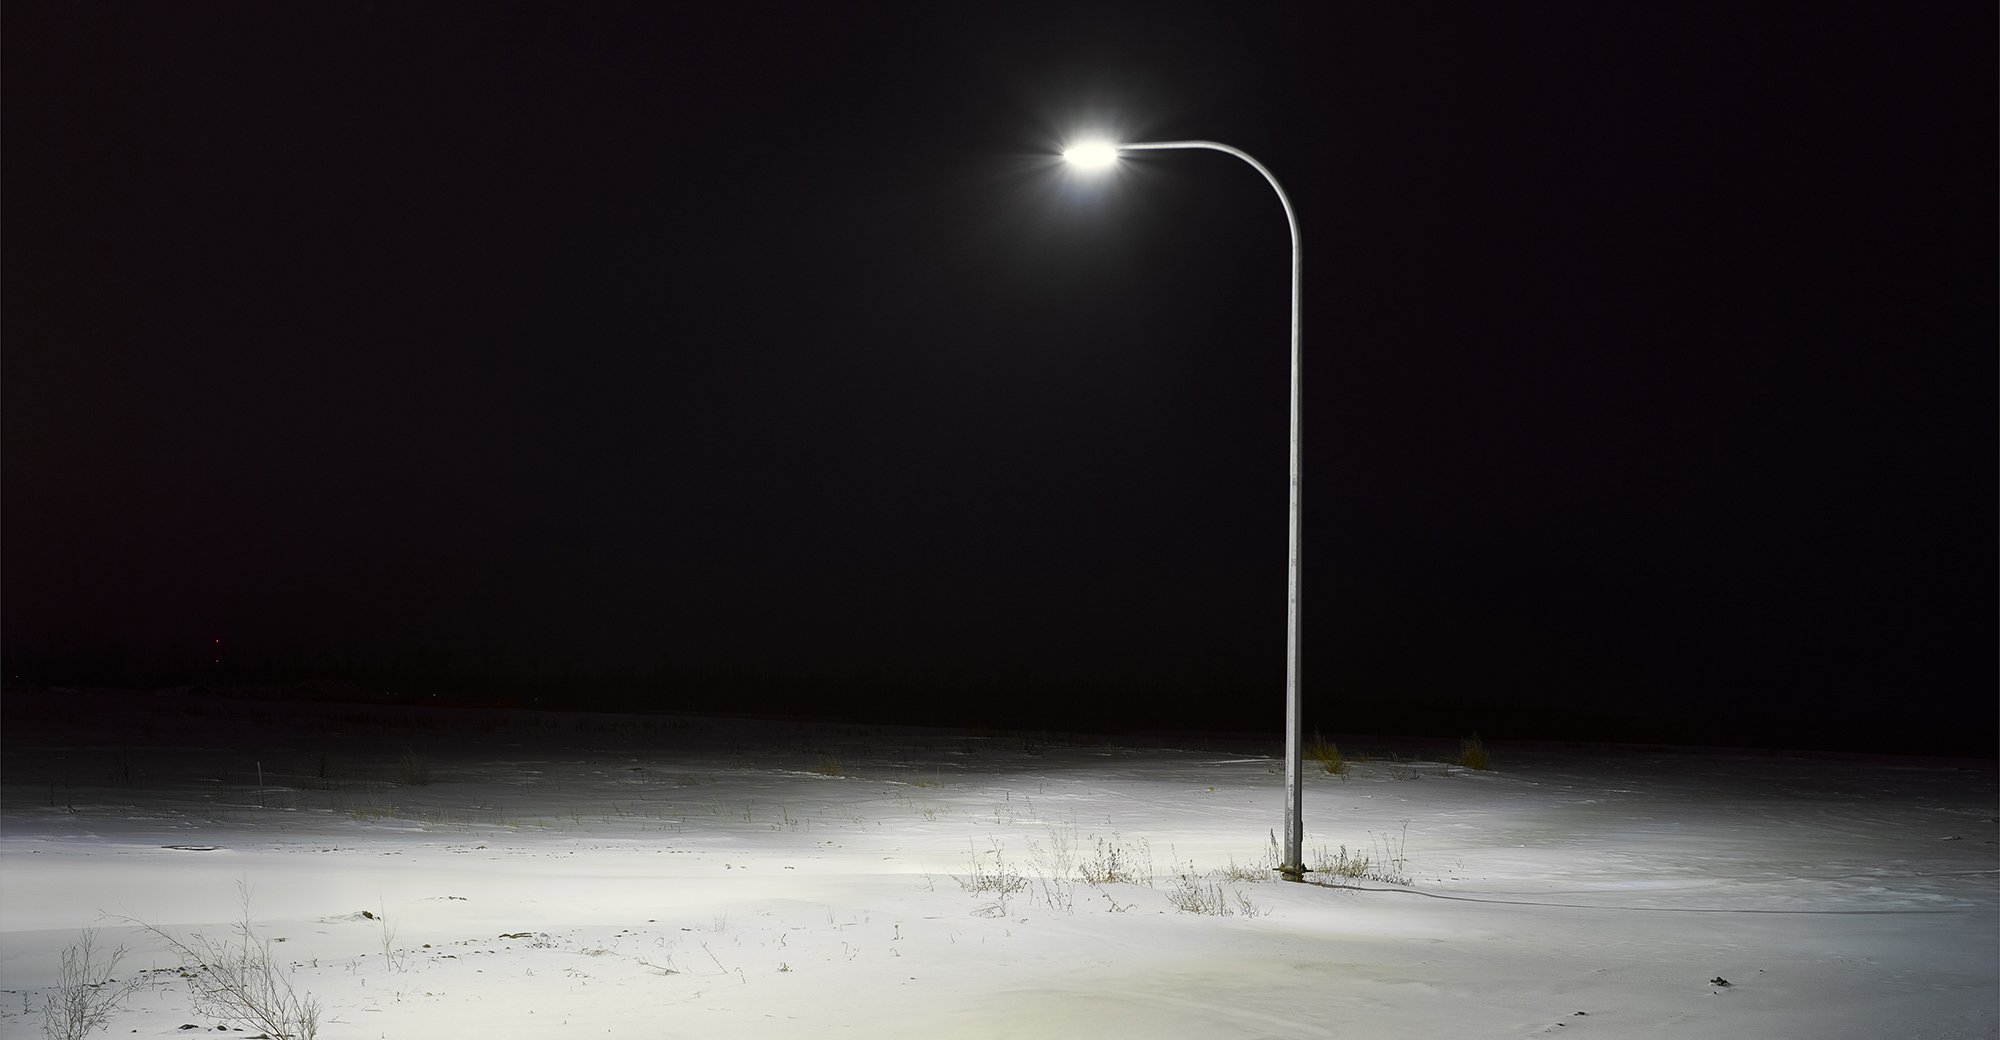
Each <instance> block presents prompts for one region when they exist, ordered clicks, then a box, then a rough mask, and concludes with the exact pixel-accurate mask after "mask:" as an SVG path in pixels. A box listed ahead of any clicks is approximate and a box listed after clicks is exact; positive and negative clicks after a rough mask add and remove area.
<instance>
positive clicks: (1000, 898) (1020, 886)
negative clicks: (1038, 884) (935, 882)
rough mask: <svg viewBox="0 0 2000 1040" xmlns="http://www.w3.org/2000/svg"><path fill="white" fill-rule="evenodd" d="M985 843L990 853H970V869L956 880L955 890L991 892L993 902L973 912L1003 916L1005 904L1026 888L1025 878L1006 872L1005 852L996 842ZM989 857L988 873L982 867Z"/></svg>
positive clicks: (1008, 870) (1009, 870) (975, 851)
mask: <svg viewBox="0 0 2000 1040" xmlns="http://www.w3.org/2000/svg"><path fill="white" fill-rule="evenodd" d="M987 842H988V843H989V844H991V845H992V846H993V848H992V851H991V852H990V853H987V854H981V853H980V852H979V851H978V850H977V849H972V850H970V851H971V853H972V864H971V869H970V870H969V871H968V872H967V873H966V875H965V876H964V877H961V878H959V879H958V887H960V888H962V889H964V890H965V891H967V892H991V893H993V895H994V898H995V901H994V902H993V903H991V904H989V905H987V906H983V907H980V908H979V909H978V910H977V911H975V912H976V913H978V914H979V915H980V916H982V917H1005V916H1007V901H1008V900H1009V899H1011V898H1013V896H1014V895H1015V894H1017V893H1019V892H1022V891H1025V890H1026V889H1027V887H1028V879H1027V878H1024V877H1022V876H1021V875H1020V874H1017V873H1015V872H1014V871H1013V870H1011V869H1009V867H1008V866H1007V856H1006V850H1005V848H1003V847H1002V846H1001V844H1000V842H999V841H997V840H995V839H992V838H988V839H987ZM989 855H990V856H991V857H992V860H993V867H992V869H990V870H989V869H987V866H986V859H987V856H989Z"/></svg>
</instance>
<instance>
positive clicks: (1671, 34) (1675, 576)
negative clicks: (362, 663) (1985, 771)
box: [0, 0, 2000, 753]
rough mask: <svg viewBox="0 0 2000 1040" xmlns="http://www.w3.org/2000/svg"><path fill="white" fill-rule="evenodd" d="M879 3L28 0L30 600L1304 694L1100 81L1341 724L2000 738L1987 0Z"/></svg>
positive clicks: (664, 661) (1313, 690) (14, 455)
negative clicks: (1289, 574)
mask: <svg viewBox="0 0 2000 1040" xmlns="http://www.w3.org/2000/svg"><path fill="white" fill-rule="evenodd" d="M848 6H849V5H838V4H827V5H804V4H799V5H792V4H734V5H726V10H727V12H728V13H719V12H721V11H723V10H724V9H725V5H718V6H717V7H716V8H715V9H713V10H707V11H704V10H700V9H696V8H694V7H692V6H683V5H673V4H645V5H635V6H629V7H628V6H619V5H605V4H590V5H582V4H556V3H550V4H539V5H519V4H490V3H480V4H471V5H464V6H442V5H434V4H432V5H407V4H401V3H380V4H365V3H348V4H317V5H301V4H284V5H269V4H250V5H239V4H203V5H169V4H147V5H133V4H98V3H59V4H47V3H31V2H20V0H17V2H13V3H9V4H8V5H7V7H6V10H5V26H4V34H0V39H4V61H0V75H3V76H4V92H0V96H3V97H4V133H5V139H4V164H5V180H4V196H0V199H4V207H5V236H4V280H5V286H4V288H5V301H4V302H5V306H4V309H3V310H0V320H4V343H3V344H0V346H3V348H4V354H0V364H4V370H3V371H0V391H4V402H0V405H4V407H0V420H4V440H0V447H4V479H5V486H4V497H0V505H4V540H0V551H4V561H0V562H4V598H3V599H0V606H4V627H5V640H6V644H7V648H8V651H9V653H10V655H12V656H13V657H14V658H15V659H16V661H17V662H18V661H20V660H26V659H30V658H32V657H33V656H34V655H35V654H36V653H39V652H42V651H43V650H45V649H46V648H48V647H52V646H55V647H61V646H68V647H72V648H73V647H76V646H112V647H135V648H161V647H165V648H186V649H187V650H189V651H190V652H193V651H194V650H196V649H198V648H199V647H201V646H202V645H204V644H207V643H208V642H209V641H210V640H211V639H216V638H220V639H223V640H224V642H225V645H226V646H227V647H228V648H229V655H230V656H231V658H232V659H234V660H259V661H273V660H279V659H292V660H299V659H325V660H333V659H345V660H350V661H352V660H364V659H374V658H387V657H395V658H398V659H402V660H410V659H421V660H425V661H431V662H444V663H445V664H446V666H448V667H455V668H458V669H460V670H475V669H484V670H486V671H489V672H506V671H509V670H513V671H525V672H536V671H541V672H547V671H548V670H549V669H565V668H567V669H585V670H588V669H607V668H617V669H634V670H640V671H647V672H651V673H654V674H668V675H679V676H682V677H684V681H683V682H682V683H681V687H682V688H683V690H684V692H685V691H690V690H692V689H693V687H694V686H696V685H698V683H699V680H700V677H701V676H705V675H711V676H712V675H715V674H719V673H721V672H725V671H728V672H731V673H732V674H739V675H740V674H743V673H746V672H749V673H756V674H763V675H783V676H790V677H793V678H794V679H799V680H802V681H806V682H811V681H813V680H814V679H815V678H820V679H824V680H825V682H826V685H825V689H826V690H827V691H828V692H827V694H826V697H827V698H828V701H829V703H828V704H827V705H823V706H822V707H824V708H825V709H826V710H829V711H832V712H835V713H839V712H841V711H844V710H846V708H844V707H843V703H847V702H851V706H852V707H853V710H854V712H855V713H856V714H867V713H868V712H870V711H879V709H880V707H881V705H880V704H879V703H873V702H869V701H868V698H869V697H870V696H871V695H870V694H869V693H868V686H869V683H870V682H872V681H874V679H875V678H880V677H884V676H889V675H900V676H904V677H910V676H915V677H917V678H916V679H915V680H912V681H914V682H916V683H917V684H918V685H921V686H924V687H925V688H926V690H928V692H927V693H924V694H923V695H922V696H921V697H920V698H919V702H918V703H919V706H918V707H917V708H916V709H913V710H916V711H918V712H919V713H921V704H922V703H923V702H925V701H929V702H933V703H935V702H937V701H949V700H951V699H954V698H963V697H970V696H983V697H985V696H999V697H1002V698H1004V699H1009V700H1013V699H1016V698H1018V700H1019V703H1020V704H1021V705H1022V711H1023V713H1024V715H1025V716H1026V717H1024V718H1022V719H1021V720H1020V721H1022V722H1023V723H1025V724H1031V725H1034V726H1040V727H1048V728H1064V724H1065V721H1066V719H1067V718H1068V716H1067V715H1065V713H1066V712H1068V713H1072V714H1076V715H1078V716H1079V717H1081V715H1083V714H1089V713H1093V712H1094V713H1099V714H1105V715H1111V716H1118V717H1126V718H1132V719H1134V720H1135V721H1136V722H1138V723H1140V724H1148V725H1158V726H1161V727H1166V726H1171V725H1179V726H1197V727H1198V726H1201V725H1204V724H1205V723H1204V719H1206V718H1209V717H1211V716H1212V718H1213V723H1212V724H1213V725H1215V726H1217V727H1220V728H1240V727H1241V726H1244V725H1247V726H1251V727H1261V726H1263V725H1265V724H1266V723H1267V722H1269V721H1270V720H1271V719H1272V718H1274V717H1276V716H1275V714H1274V713H1277V712H1281V710H1282V681H1283V664H1284V644H1283V639H1284V632H1283V627H1284V602H1283V585H1284V578H1285V574H1284V568H1285V564H1284V560H1285V546H1284V540H1285V527H1284V524H1285V515H1284V513H1285V504H1284V503H1285V488H1286V469H1285V401H1286V388H1287V369H1286V358H1285V346H1286V306H1287V282H1286V257H1287V253H1286V246H1287V239H1286V234H1285V228H1284V222H1283V217H1282V212H1281V211H1280V209H1279V208H1278V205H1277V202H1276V199H1275V197H1274V196H1273V195H1272V193H1271V192H1270V190H1269V188H1268V187H1267V186H1266V185H1265V184H1264V183H1263V181H1262V180H1261V179H1260V178H1258V177H1257V176H1256V175H1255V173H1254V171H1252V170H1250V169H1249V168H1248V167H1245V166H1243V165H1242V164H1241V163H1238V162H1237V161H1235V160H1233V159H1230V158H1228V157H1226V156H1222V155H1217V154H1212V153H1191V152H1176V153H1154V154H1152V155H1148V156H1143V157H1138V158H1135V159H1132V160H1130V161H1128V162H1126V163H1125V164H1124V167H1123V169H1122V170H1121V171H1120V172H1119V173H1118V174H1117V175H1116V176H1113V177H1109V178H1101V179H1097V180H1085V179H1080V178H1078V177H1077V176H1075V175H1074V174H1072V173H1071V172H1069V171H1068V170H1066V169H1065V168H1063V167H1062V166H1060V165H1059V164H1058V163H1056V162H1055V160H1054V156H1055V153H1056V152H1058V151H1059V150H1060V148H1061V146H1062V144H1063V142H1064V141H1065V140H1066V139H1068V138H1070V137H1072V136H1074V135H1075V134H1077V133H1078V132H1080V131H1083V130H1099V131H1104V132H1108V133H1111V134H1113V135H1117V136H1121V137H1124V138H1126V139H1134V140H1141V139H1155V140H1157V139H1180V138H1209V139H1214V140H1219V141H1224V142H1227V143H1229V144H1232V145H1235V146H1237V147H1239V148H1242V149H1244V150H1246V151H1248V152H1249V153H1251V154H1253V155H1255V156H1257V157H1258V158H1259V159H1260V160H1261V161H1263V162H1264V163H1265V164H1266V165H1267V166H1269V167H1270V168H1271V170H1272V171H1273V172H1274V173H1275V174H1276V176H1277V177H1278V178H1279V179H1280V180H1281V181H1282V182H1283V183H1284V184H1285V186H1286V190H1287V191H1288V192H1289V194H1290V195H1291V197H1292V199H1293V201H1294V203H1295V204H1296V206H1297V208H1298V211H1299V215H1300V219H1301V223H1302V234H1303V239H1304V243H1305V256H1306V264H1305V283H1306V288H1305V293H1304V309H1305V324H1304V327H1305V351H1306V364H1305V372H1306V385H1305V391H1304V398H1305V444H1306V447H1305V456H1306V463H1305V477H1304V487H1305V501H1306V517H1307V521H1306V528H1305V552H1304V557H1305V561H1306V595H1305V604H1306V611H1305V618H1306V622H1305V629H1306V638H1305V659H1306V675H1307V680H1308V688H1309V693H1310V700H1309V708H1308V710H1309V715H1310V716H1311V719H1312V722H1311V723H1309V724H1311V725H1318V726H1322V727H1324V728H1326V729H1327V730H1329V731H1334V730H1349V729H1352V728H1354V727H1357V726H1360V727H1373V728H1385V729H1394V728H1396V727H1404V728H1408V729H1412V730H1415V731H1427V732H1443V733H1452V732H1456V731H1457V730H1459V729H1465V728H1471V727H1472V726H1474V725H1484V726H1486V727H1488V729H1489V731H1492V730H1496V729H1497V730H1501V731H1507V730H1508V729H1509V726H1510V724H1511V725H1512V726H1513V728H1514V729H1516V730H1532V729H1533V728H1534V726H1535V725H1537V724H1539V723H1536V722H1535V721H1534V720H1538V719H1544V718H1558V717H1562V718H1572V719H1574V718H1593V719H1594V718H1598V717H1600V716H1602V717H1606V718H1607V719H1610V720H1611V721H1607V722H1605V723H1604V724H1603V725H1602V726H1600V727H1599V728H1600V729H1601V730H1602V731H1603V732H1604V733H1607V734H1609V735H1614V736H1627V737H1631V738H1633V739H1645V738H1646V737H1647V736H1648V734H1659V735H1666V736H1672V737H1674V738H1676V739H1709V738H1713V741H1714V742H1717V743H1726V742H1731V740H1732V737H1739V736H1742V735H1743V734H1746V733H1760V734H1761V733H1771V732H1776V733H1784V732H1787V731H1796V732H1801V733H1802V732H1805V731H1808V730H1811V731H1820V730H1825V731H1826V732H1828V733H1834V734H1839V735H1843V736H1841V737H1840V739H1842V740H1846V741H1848V742H1849V743H1861V744H1867V743H1869V742H1873V741H1880V740H1889V741H1892V742H1893V741H1894V740H1902V739H1904V738H1903V737H1902V736H1898V735H1899V734H1907V735H1910V739H1909V741H1908V742H1913V743H1916V744H1919V745H1921V744H1922V743H1923V741H1925V740H1928V739H1930V737H1929V736H1927V734H1947V735H1950V736H1951V737H1952V738H1953V739H1954V740H1956V741H1957V742H1958V744H1961V745H1969V746H1971V747H1973V748H1974V749H1986V750H1987V753H1991V748H1992V745H1993V742H1994V739H1995V707H1994V699H1995V693H1996V684H1995V679H1996V671H1995V649H1996V648H1995V631H1996V605H1995V604H1996V600H1995V575H1996V554H1995V502H1996V479H1995V475H1996V466H1995V463H1996V457H1995V455H1996V453H1995V442H1996V437H1995V432H1996V426H1995V408H1994V401H1995V387H1996V360H1995V341H1996V336H1995V333H1996V321H1995V312H1996V294H1995V284H1996V274H2000V268H1996V259H1995V257H1996V253H1995V225H1996V220H1995V218H1996V213H1995V204H1994V196H1995V184H1996V161H1995V158H1996V147H1995V143H1996V133H1995V126H1996V116H1997V115H2000V113H1996V103H1995V94H1996V76H1995V61H1994V42H1993V41H1994V39H1995V24H1994V13H1993V11H1992V10H1991V9H1990V5H1979V4H1966V5H1906V4H1889V3H1883V4H1878V5H1873V6H1863V7H1844V6H1839V5H1825V4H1788V5H1775V4H1764V5H1756V4H1737V5H1722V6H1720V7H1719V8H1717V9H1716V10H1712V11H1702V10H1696V9H1694V8H1693V7H1692V6H1691V5H1682V4H1673V5H1650V9H1638V8H1637V7H1636V5H1604V4H1594V3H1592V4H1568V5H1553V4H1520V5H1486V4H1479V5H1464V7H1462V8H1454V7H1419V6H1417V5H1402V4H1395V5H1379V4H1366V5H1362V4H1355V5H1320V4H1311V5H1304V4H1302V5H1296V6H1294V5H1279V4H1266V5H1254V4H1252V5H1238V4H1227V5H1224V4H1216V5H1210V6H1189V5H1158V4H1146V5H1132V6H1130V7H1106V6H1101V5H1088V4H1084V5H1069V6H1064V7H1061V8H1047V9H1033V10H1030V9H1028V8H1018V7H1017V8H1009V7H1008V6H1007V5H991V6H990V7H988V8H987V9H986V13H983V14H971V13H967V12H969V11H970V10H971V7H970V5H956V4H944V5H929V4H926V5H916V4H912V5H903V6H900V7H899V6H887V5H858V7H859V9H857V10H849V9H846V8H847V7H848ZM871 677H873V678H871ZM836 680H837V681H836ZM668 685H669V687H671V686H672V685H673V684H671V683H669V684H668ZM885 688H886V686H885ZM996 690H997V691H999V692H998V693H997V694H996V693H995V692H994V691H996ZM1035 690H1040V691H1043V692H1042V694H1041V695H1040V696H1039V699H1037V697H1035V696H1033V695H1031V692H1030V691H1035ZM969 691H976V692H969ZM1091 691H1098V692H1096V693H1092V692H1091ZM686 695H687V696H689V697H692V696H694V694H693V693H691V692H690V693H686ZM663 696H665V697H667V698H668V699H669V700H671V697H672V696H673V695H672V693H671V690H669V693H668V694H663ZM1093 697H1094V698H1096V699H1092V698H1093ZM843 699H847V701H844V700H843ZM662 706H671V705H669V704H663V705H662ZM1614 717H1615V718H1614ZM1620 720H1622V721H1620ZM1627 723H1631V725H1627ZM1653 724H1657V725H1653ZM1648 726H1651V727H1652V728H1650V729H1649V728H1648ZM1759 727H1761V728H1759ZM1584 728H1588V727H1584ZM1551 732H1553V730H1551ZM1885 734H1886V736H1885ZM1760 739H1761V738H1760Z"/></svg>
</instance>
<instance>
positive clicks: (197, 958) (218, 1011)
mask: <svg viewBox="0 0 2000 1040" xmlns="http://www.w3.org/2000/svg"><path fill="white" fill-rule="evenodd" d="M237 892H238V895H239V897H240V898H241V901H242V909H243V917H242V920H240V921H237V922H236V923H235V924H233V925H232V926H231V928H230V930H231V931H232V932H234V933H235V934H234V937H233V938H228V939H210V938H208V937H206V936H203V935H200V934H195V935H191V936H189V937H187V938H186V939H182V938H180V937H179V936H176V935H174V934H173V933H171V932H168V931H165V930H163V929H161V928H157V927H154V926H153V925H149V924H146V923H144V922H143V921H134V922H132V923H134V924H137V925H139V926H140V927H142V928H144V929H145V930H146V931H148V932H150V933H152V935H153V937H154V938H157V939H159V940H160V941H161V942H164V943H165V944H166V946H167V949H168V951H169V952H170V953H172V954H173V955H174V956H175V957H176V958H177V959H178V960H179V961H180V976H181V978H182V979H184V980H185V981H186V982H187V984H188V990H189V992H190V995H191V996H192V997H193V1010H194V1012H195V1014H197V1015H206V1016H210V1017H213V1018H216V1019H221V1020H225V1021H230V1020H233V1021H237V1022H242V1023H243V1024H244V1025H246V1026H248V1027H250V1028H252V1029H256V1030H258V1031H259V1032H262V1033H264V1034H266V1035H268V1036H271V1037H277V1038H282V1040H313V1037H314V1036H315V1035H316V1034H318V1032H319V1015H320V1004H319V1000H318V998H316V997H314V996H312V995H311V994H309V993H300V992H298V991H297V990H294V989H293V988H292V979H291V975H290V973H289V972H287V971H286V970H285V966H284V962H283V961H281V960H280V959H279V958H278V957H277V956H276V955H275V954H274V953H273V952H272V950H271V940H269V939H264V938H259V937H258V936H257V934H256V931H255V930H254V929H253V927H252V926H251V923H250V888H249V886H248V885H247V884H243V883H238V885H237Z"/></svg>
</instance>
